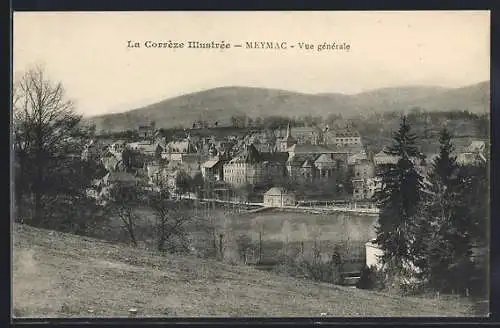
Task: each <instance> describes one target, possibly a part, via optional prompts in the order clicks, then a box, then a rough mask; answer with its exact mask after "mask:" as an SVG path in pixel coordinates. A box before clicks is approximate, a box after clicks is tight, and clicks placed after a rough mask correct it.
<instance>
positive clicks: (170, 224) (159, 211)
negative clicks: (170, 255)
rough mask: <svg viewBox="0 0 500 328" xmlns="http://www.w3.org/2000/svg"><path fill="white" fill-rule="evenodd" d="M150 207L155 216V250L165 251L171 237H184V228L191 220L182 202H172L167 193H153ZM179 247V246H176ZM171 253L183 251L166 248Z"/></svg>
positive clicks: (175, 248)
mask: <svg viewBox="0 0 500 328" xmlns="http://www.w3.org/2000/svg"><path fill="white" fill-rule="evenodd" d="M149 201H150V205H151V208H152V209H153V211H154V213H155V216H156V231H157V245H156V246H157V249H158V250H159V251H164V250H166V248H167V247H166V243H167V242H168V241H170V240H171V239H172V238H173V237H180V238H181V239H182V238H183V237H185V230H184V226H185V225H186V224H187V223H188V222H189V221H190V220H191V216H190V215H189V213H188V212H187V211H185V210H184V207H183V201H174V200H171V199H170V197H169V194H168V192H166V191H164V190H162V191H160V192H157V193H154V194H153V195H152V196H151V197H150V198H149ZM178 246H179V245H178ZM168 248H170V250H171V251H184V250H185V249H177V248H178V247H174V249H172V247H168Z"/></svg>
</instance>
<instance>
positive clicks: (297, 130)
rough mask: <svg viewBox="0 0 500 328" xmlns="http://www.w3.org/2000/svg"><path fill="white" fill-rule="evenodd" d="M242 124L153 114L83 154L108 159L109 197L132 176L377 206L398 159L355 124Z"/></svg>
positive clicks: (479, 152)
mask: <svg viewBox="0 0 500 328" xmlns="http://www.w3.org/2000/svg"><path fill="white" fill-rule="evenodd" d="M214 129H217V128H216V127H214ZM241 130H243V131H239V132H240V133H239V134H233V135H231V134H230V135H227V136H225V137H220V136H216V135H209V136H202V135H200V134H199V133H197V132H199V130H197V129H185V130H184V131H183V132H181V133H180V135H179V134H178V135H177V136H171V137H168V136H165V135H163V134H162V133H161V132H160V130H159V129H157V128H156V127H155V124H154V122H152V123H151V124H150V125H145V126H138V127H137V130H136V135H135V136H134V137H133V138H132V139H133V140H123V139H113V138H109V137H106V138H101V137H99V136H95V137H94V138H93V139H91V140H89V141H88V142H87V144H86V145H85V147H84V149H83V151H82V153H81V157H82V159H84V160H92V161H97V162H100V163H102V164H103V166H104V167H105V169H106V170H107V172H108V173H107V174H106V175H105V176H104V177H103V178H102V179H100V180H96V181H95V182H94V183H95V188H93V189H89V191H88V192H89V194H91V195H93V197H95V198H102V199H104V198H105V195H106V190H108V189H107V187H109V186H110V185H111V184H131V183H132V184H141V185H143V186H147V187H148V188H154V189H166V190H168V191H169V192H170V194H171V195H175V196H178V197H179V196H186V195H192V197H200V198H207V199H216V200H221V201H233V202H235V201H236V202H241V203H253V204H259V205H262V206H271V207H284V206H294V207H301V206H311V205H312V204H315V206H323V207H324V206H325V205H326V206H327V207H328V206H329V207H332V208H333V209H335V208H336V209H339V208H340V209H342V208H346V209H355V208H358V209H359V210H360V211H363V208H368V209H372V210H373V211H374V212H376V208H375V206H374V203H373V202H372V199H373V196H374V194H375V191H376V190H377V188H379V186H380V178H379V177H377V174H378V172H380V170H381V169H382V168H383V167H384V165H387V164H394V163H395V162H396V161H397V159H396V158H395V157H394V156H391V155H388V154H386V153H385V152H384V150H381V151H380V152H378V153H376V154H373V153H370V152H369V151H367V150H366V149H365V147H363V144H362V137H361V135H360V133H359V132H358V131H356V130H355V129H353V128H349V127H346V128H343V129H338V130H333V129H329V127H328V126H325V127H319V126H311V127H293V126H291V125H290V124H288V125H287V126H286V127H282V128H278V129H275V130H263V129H261V130H256V129H241ZM245 130H247V131H245ZM183 134H184V135H183ZM485 147H486V144H485V141H484V140H473V141H471V142H470V144H466V145H462V148H458V149H456V154H457V161H458V162H459V163H462V164H464V165H474V164H476V163H478V162H481V161H483V162H484V161H486V158H485V154H484V152H485ZM421 155H422V156H421V158H415V159H414V160H415V165H416V166H417V167H418V169H419V170H420V171H421V172H422V174H425V173H426V171H427V170H428V168H429V166H430V164H431V163H432V160H433V159H434V158H435V156H436V155H437V154H435V153H431V154H421ZM186 179H187V180H189V181H190V183H189V185H186V183H185V182H186ZM141 182H142V183H141Z"/></svg>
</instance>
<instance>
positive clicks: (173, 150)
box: [162, 137, 198, 162]
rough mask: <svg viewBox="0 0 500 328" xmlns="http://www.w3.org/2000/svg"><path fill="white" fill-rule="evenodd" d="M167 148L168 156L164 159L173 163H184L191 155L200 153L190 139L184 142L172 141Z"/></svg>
mask: <svg viewBox="0 0 500 328" xmlns="http://www.w3.org/2000/svg"><path fill="white" fill-rule="evenodd" d="M166 148H167V149H166V155H162V157H166V158H167V159H168V160H171V161H179V162H182V161H184V159H185V158H186V157H189V155H192V154H197V153H198V148H197V147H196V145H195V144H194V143H193V142H192V140H191V139H190V138H189V137H188V138H186V139H184V140H179V141H171V142H169V143H168V144H167V146H166Z"/></svg>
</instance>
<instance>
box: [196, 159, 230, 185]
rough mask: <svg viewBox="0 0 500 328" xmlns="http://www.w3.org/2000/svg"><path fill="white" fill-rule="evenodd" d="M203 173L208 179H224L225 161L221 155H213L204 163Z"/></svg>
mask: <svg viewBox="0 0 500 328" xmlns="http://www.w3.org/2000/svg"><path fill="white" fill-rule="evenodd" d="M201 174H202V175H203V178H204V179H205V180H208V181H223V180H224V161H223V160H222V159H221V158H220V157H218V156H217V157H213V158H211V159H209V160H208V161H206V162H205V163H203V164H202V166H201Z"/></svg>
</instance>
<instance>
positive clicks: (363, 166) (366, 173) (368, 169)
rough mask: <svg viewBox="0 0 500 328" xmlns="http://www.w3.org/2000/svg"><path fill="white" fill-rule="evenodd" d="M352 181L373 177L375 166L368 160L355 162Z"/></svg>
mask: <svg viewBox="0 0 500 328" xmlns="http://www.w3.org/2000/svg"><path fill="white" fill-rule="evenodd" d="M353 175H354V179H370V178H373V177H374V176H375V165H374V164H373V162H372V161H370V160H368V159H363V160H357V161H356V163H355V164H354V166H353Z"/></svg>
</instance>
